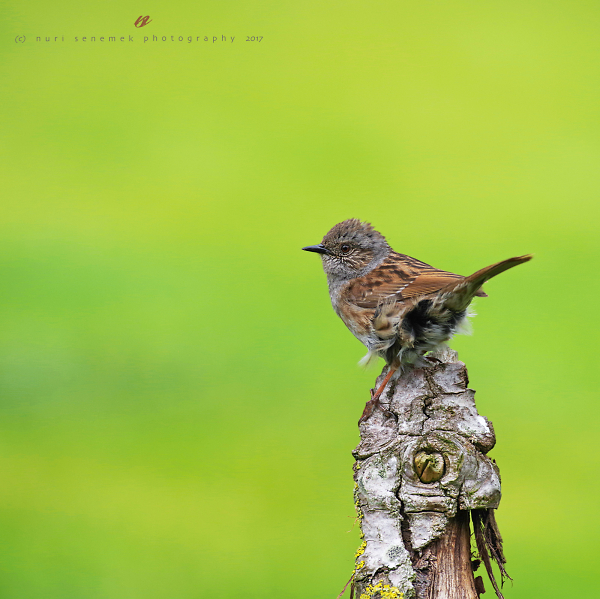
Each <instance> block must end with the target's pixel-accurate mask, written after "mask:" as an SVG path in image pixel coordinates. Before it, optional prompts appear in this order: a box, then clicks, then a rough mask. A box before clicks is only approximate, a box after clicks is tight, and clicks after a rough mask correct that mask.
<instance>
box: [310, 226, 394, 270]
mask: <svg viewBox="0 0 600 599" xmlns="http://www.w3.org/2000/svg"><path fill="white" fill-rule="evenodd" d="M302 249H303V250H306V251H308V252H317V253H318V254H321V258H322V260H323V269H324V270H325V273H326V274H327V277H328V278H331V279H341V280H350V279H354V278H356V277H361V276H363V275H365V274H367V273H368V272H369V271H371V270H372V269H373V268H375V267H376V266H377V265H379V264H380V263H381V262H382V261H383V260H384V259H385V258H386V256H387V255H388V254H389V252H390V251H391V248H390V246H389V245H388V244H387V241H386V240H385V237H384V236H383V235H382V234H381V233H379V232H378V231H376V230H375V229H374V228H373V227H372V226H371V225H370V224H369V223H363V222H361V221H360V220H358V219H356V218H351V219H349V220H345V221H343V222H341V223H338V224H337V225H335V227H333V228H332V229H331V231H329V233H327V235H325V237H323V241H322V242H321V243H320V244H319V245H309V246H307V247H304V248H302Z"/></svg>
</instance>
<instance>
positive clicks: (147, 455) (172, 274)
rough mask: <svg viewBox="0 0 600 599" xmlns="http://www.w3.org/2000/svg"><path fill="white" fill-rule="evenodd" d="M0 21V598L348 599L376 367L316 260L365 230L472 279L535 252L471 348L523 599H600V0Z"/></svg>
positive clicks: (29, 15) (236, 7)
mask: <svg viewBox="0 0 600 599" xmlns="http://www.w3.org/2000/svg"><path fill="white" fill-rule="evenodd" d="M2 14H3V16H2V28H1V30H0V33H1V44H0V47H1V52H2V56H1V59H0V85H1V89H2V95H1V100H0V102H1V106H0V108H1V114H2V119H1V129H2V142H1V152H2V159H1V161H0V178H1V181H2V185H1V187H2V192H1V194H2V200H1V217H0V281H1V282H2V294H1V295H0V302H1V309H0V320H1V322H0V366H1V369H0V388H1V398H2V399H1V414H0V463H1V465H0V473H1V483H0V506H1V511H0V514H1V515H0V539H1V546H2V555H1V559H0V596H1V597H7V598H11V599H13V598H14V599H30V598H31V599H38V598H40V597H44V598H45V599H49V598H60V599H70V598H73V599H79V598H81V599H132V598H137V597H139V598H144V599H154V598H156V599H167V598H168V599H171V598H178V599H179V598H181V599H188V598H190V599H191V598H201V597H202V598H204V597H217V598H230V597H231V598H233V597H242V596H243V597H249V598H256V599H267V598H278V599H279V598H281V597H285V598H291V599H294V598H298V599H299V598H302V599H305V598H313V597H314V598H315V599H328V598H330V599H335V597H336V596H337V594H338V593H339V591H340V590H341V588H342V586H343V585H344V583H345V582H346V580H347V579H348V577H349V576H350V573H351V571H352V568H353V555H354V551H355V548H356V547H357V545H358V544H359V540H358V531H357V527H356V526H353V522H354V520H353V518H354V507H353V499H352V488H353V482H352V473H351V466H352V463H353V460H352V456H351V450H352V449H353V448H354V446H355V445H356V443H357V441H358V430H357V426H356V422H357V419H358V417H359V416H360V414H361V412H362V408H363V406H364V402H365V401H366V400H367V399H368V389H369V387H370V386H371V385H372V384H373V381H374V378H375V376H376V374H377V373H378V370H376V371H368V372H363V371H361V370H359V368H358V367H357V366H356V362H357V361H358V360H359V359H360V358H361V357H362V355H363V354H364V349H363V347H362V346H361V345H360V343H359V342H358V341H357V340H355V339H354V338H353V337H352V336H351V335H350V333H349V332H348V331H347V330H346V329H345V327H344V326H343V324H342V323H341V321H339V319H338V318H337V317H336V316H335V314H334V313H333V311H332V309H331V306H330V304H329V297H328V294H327V288H326V284H325V277H324V274H323V272H322V270H321V266H320V260H319V259H318V258H317V256H315V255H311V254H306V253H303V252H301V251H300V248H301V247H302V246H304V245H308V244H313V243H318V242H319V241H320V239H321V238H322V236H323V235H324V234H325V233H326V232H327V230H328V229H329V228H330V227H331V226H332V225H333V224H335V223H336V222H339V221H340V220H343V219H345V218H350V217H356V218H361V219H364V220H369V221H371V222H372V223H373V224H374V225H375V226H376V227H377V228H379V229H380V230H381V231H382V232H383V233H384V234H386V236H387V238H388V240H389V241H390V243H391V245H392V246H393V247H394V248H395V249H397V250H398V251H401V252H404V253H407V254H410V255H413V256H416V257H418V258H420V259H422V260H425V261H426V262H429V263H432V264H434V265H435V266H437V267H439V268H443V269H447V270H452V271H454V272H459V273H462V274H469V273H470V272H473V271H475V270H477V269H479V268H481V267H483V266H486V265H487V264H489V263H492V262H495V261H497V260H500V259H503V258H507V257H509V256H513V255H519V254H523V253H527V252H533V253H535V256H536V257H535V260H534V261H533V262H531V263H529V264H527V265H524V266H521V267H519V268H518V269H515V270H513V271H510V272H508V273H506V274H503V275H502V276H501V277H499V278H498V279H495V280H494V281H492V282H490V283H489V284H488V285H487V287H486V290H487V292H488V294H489V296H490V297H489V299H485V300H479V302H478V305H477V311H478V312H479V316H478V317H477V319H475V322H474V329H475V334H474V336H473V337H462V338H457V339H456V340H455V341H454V342H453V347H454V348H455V349H457V350H458V351H459V352H460V356H461V358H462V359H463V360H464V361H466V363H467V364H468V366H469V370H470V376H471V386H472V387H474V388H475V389H477V391H478V394H477V399H478V407H479V410H480V412H481V413H482V414H485V415H486V416H487V417H488V418H490V420H492V421H493V423H494V426H495V429H496V433H497V437H498V445H497V447H496V448H495V449H494V450H493V452H492V454H491V455H492V456H493V457H494V458H495V459H496V460H497V461H498V463H499V465H500V467H501V472H502V477H503V492H504V497H503V499H502V504H501V508H500V511H499V514H498V519H499V522H500V527H501V530H502V533H503V536H504V538H505V547H506V554H507V557H508V560H509V562H508V567H509V572H510V573H511V575H512V576H513V578H514V580H515V582H514V585H510V584H509V585H508V587H505V595H506V597H507V599H518V598H519V599H520V598H527V599H532V598H537V597H540V598H542V597H543V598H551V597H557V598H558V597H563V596H572V597H577V598H578V599H585V598H596V597H597V596H598V590H597V586H598V583H597V574H596V572H595V569H596V551H597V547H596V546H595V543H596V542H597V539H598V532H599V531H598V526H597V521H596V514H595V511H593V508H594V504H595V503H596V501H595V500H596V498H597V494H598V491H599V489H598V486H599V485H598V470H599V464H598V462H599V460H598V457H599V454H598V450H597V443H596V442H597V439H598V431H597V424H596V421H597V417H598V410H597V408H596V405H597V403H596V398H595V397H594V391H595V390H596V389H597V387H598V383H599V381H598V378H599V377H598V366H597V356H596V354H595V353H594V352H595V350H594V346H595V341H596V338H597V333H598V325H597V320H596V314H595V310H594V304H595V302H597V298H598V293H599V290H598V282H597V276H596V270H597V264H598V258H599V253H600V244H599V242H598V226H599V224H600V223H599V221H600V219H599V213H600V208H599V202H598V195H599V194H598V192H599V189H600V185H599V183H600V169H599V168H598V165H599V158H600V137H599V133H600V122H599V121H600V118H599V112H598V104H599V91H600V80H599V76H598V73H599V58H600V38H599V36H598V29H599V26H600V5H599V4H598V3H597V2H596V1H591V0H588V1H573V0H568V1H567V0H557V1H556V2H547V1H546V2H542V1H539V0H535V1H532V2H527V3H523V2H518V1H516V0H512V1H507V0H504V1H502V2H500V1H499V0H495V1H492V2H481V1H475V0H472V1H466V0H452V1H451V2H433V1H431V2H406V1H402V2H391V1H388V2H371V3H364V2H354V1H350V2H346V3H344V4H340V3H334V2H326V3H323V2H314V1H309V2H290V1H288V0H284V1H278V2H275V1H272V0H271V1H268V2H262V3H260V4H256V3H252V2H249V1H247V0H243V1H234V0H232V1H230V2H222V3H217V2H212V3H210V4H206V3H204V4H202V3H200V4H199V3H192V2H189V3H184V2H180V3H177V5H171V6H170V7H166V5H165V4H164V3H159V2H156V1H155V0H151V1H148V2H146V3H145V4H144V6H141V5H139V4H137V3H133V2H131V1H129V0H126V1H125V2H118V3H117V2H104V3H100V4H99V5H85V6H82V5H81V4H76V3H69V2H64V1H60V0H59V1H58V2H55V3H50V2H48V1H44V2H40V1H37V2H35V1H34V2H29V3H18V2H16V1H15V0H9V1H8V2H3V4H2ZM140 15H150V17H151V18H152V23H150V24H149V25H147V26H146V27H144V28H143V29H136V28H135V27H134V26H133V22H134V21H135V19H136V18H137V17H138V16H140ZM17 35H25V36H27V41H26V42H25V43H15V36H17ZM63 35H64V36H65V41H64V42H60V41H59V42H54V41H52V42H45V41H42V42H36V41H35V37H36V36H41V37H42V40H44V39H45V36H52V37H54V36H59V39H60V36H63ZM109 35H116V36H121V35H123V36H126V37H125V39H126V40H127V39H128V37H127V36H129V35H132V36H133V37H134V42H131V43H130V42H128V41H125V42H116V43H111V44H109V43H107V42H106V41H105V42H104V44H101V43H100V42H99V41H98V37H99V36H109ZM144 35H148V36H152V35H158V36H162V35H167V36H168V41H167V42H162V40H161V41H159V42H153V43H152V42H148V43H146V44H144V43H143V41H142V40H143V36H144ZM171 35H175V36H176V41H175V42H172V41H170V36H171ZM180 35H181V36H184V41H183V42H179V41H178V39H177V38H178V36H180ZM188 35H193V36H204V35H208V36H210V37H211V42H209V43H205V42H196V41H194V42H193V43H188V42H187V36H188ZM213 35H216V36H219V37H220V36H221V35H227V36H229V37H230V36H235V41H234V42H233V43H231V42H227V43H223V42H221V41H220V40H219V41H218V42H217V43H214V44H213V43H212V36H213ZM248 35H261V36H264V37H263V40H262V41H261V42H258V43H257V42H246V41H245V39H246V36H248ZM75 36H78V37H79V39H80V40H81V37H82V36H97V41H96V42H95V43H91V42H90V41H89V39H88V41H87V43H83V42H81V41H79V42H75V41H74V37H75ZM486 587H487V590H488V593H492V589H491V587H490V585H489V583H486Z"/></svg>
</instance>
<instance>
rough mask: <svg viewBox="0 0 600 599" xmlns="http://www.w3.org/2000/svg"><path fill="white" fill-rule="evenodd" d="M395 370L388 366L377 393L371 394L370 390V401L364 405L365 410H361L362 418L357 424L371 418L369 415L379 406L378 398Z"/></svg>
mask: <svg viewBox="0 0 600 599" xmlns="http://www.w3.org/2000/svg"><path fill="white" fill-rule="evenodd" d="M396 370H398V367H396V368H393V367H392V366H390V369H389V370H388V373H387V374H386V375H385V378H384V379H383V382H382V383H381V385H379V388H378V389H377V391H375V393H373V389H371V399H370V400H369V401H368V402H367V404H366V405H365V409H364V410H363V413H362V416H361V417H360V420H359V421H358V424H362V423H363V422H364V421H365V420H367V419H368V418H369V417H370V416H371V414H372V413H373V410H374V409H375V408H376V407H377V405H378V404H379V397H380V396H381V394H382V393H383V390H384V389H385V386H386V385H387V384H388V383H389V382H390V379H391V378H392V376H393V374H394V372H396ZM384 411H385V412H389V410H384ZM389 413H390V414H392V415H393V413H392V412H389Z"/></svg>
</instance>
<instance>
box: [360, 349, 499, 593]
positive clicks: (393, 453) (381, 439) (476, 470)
mask: <svg viewBox="0 0 600 599" xmlns="http://www.w3.org/2000/svg"><path fill="white" fill-rule="evenodd" d="M430 361H431V366H427V367H424V368H414V369H408V370H407V371H406V372H404V373H403V374H402V375H401V377H400V378H399V379H398V380H397V381H395V382H393V383H392V384H391V385H390V386H388V389H387V390H386V392H384V395H383V396H382V397H381V404H382V405H381V406H379V407H378V408H376V409H375V411H374V412H373V414H372V415H371V416H370V418H368V419H367V420H366V421H365V422H363V423H362V424H361V425H360V433H361V441H360V444H359V445H358V447H357V448H356V449H355V450H354V452H353V453H354V457H355V458H356V463H355V466H354V472H355V475H354V478H355V481H356V486H355V499H356V508H357V513H358V517H359V521H360V526H361V531H362V534H361V536H362V539H363V543H362V545H361V547H360V548H359V550H358V552H357V558H356V567H355V571H354V582H353V587H354V588H353V590H354V591H355V593H356V595H357V597H358V598H360V599H380V598H381V599H400V597H402V593H403V594H404V598H405V599H412V598H415V599H434V598H435V599H477V597H478V596H479V595H478V594H479V593H481V592H483V582H482V580H481V577H478V580H477V582H476V580H475V578H474V575H473V570H474V568H475V567H476V566H477V565H478V564H479V561H480V560H477V559H475V560H473V559H472V556H471V544H470V530H469V512H471V513H472V514H473V522H474V525H475V533H476V535H475V536H476V541H477V543H476V545H477V549H478V552H479V554H480V558H481V560H483V561H484V563H485V566H486V569H487V570H488V573H489V574H491V565H490V559H489V555H488V549H489V551H490V552H491V554H492V557H493V558H494V559H496V560H497V561H498V563H499V565H500V567H501V571H502V572H503V574H504V573H505V571H504V569H503V567H502V564H503V563H504V561H505V560H504V556H503V555H502V546H501V539H500V535H499V533H498V529H497V526H496V524H495V520H494V515H493V514H494V511H493V510H494V508H497V507H498V504H499V502H500V475H499V472H498V468H497V466H496V464H495V462H494V461H493V460H491V459H490V458H489V457H487V455H486V454H487V452H489V451H490V449H492V447H493V446H494V444H495V436H494V429H493V427H492V424H491V423H490V422H489V421H488V420H487V419H486V418H485V417H484V416H480V415H479V414H478V413H477V409H476V407H475V400H474V394H475V392H474V391H473V390H472V389H468V387H467V385H468V378H467V369H466V367H465V365H464V364H463V363H462V362H459V361H458V359H457V354H456V352H454V351H452V350H449V349H446V350H444V351H442V352H438V353H436V354H435V356H433V357H432V358H430ZM386 371H387V367H386V368H384V371H383V373H382V374H381V376H380V377H379V378H378V380H377V385H379V383H380V381H381V380H383V376H384V374H385V373H386ZM492 583H493V585H494V587H495V589H496V591H497V593H498V595H499V596H501V594H500V592H499V590H498V588H497V585H496V583H495V581H494V580H492Z"/></svg>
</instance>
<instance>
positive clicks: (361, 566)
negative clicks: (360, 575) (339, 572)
mask: <svg viewBox="0 0 600 599" xmlns="http://www.w3.org/2000/svg"><path fill="white" fill-rule="evenodd" d="M364 567H365V561H364V560H363V561H362V562H360V563H359V564H356V568H354V571H355V572H356V570H360V569H361V568H364Z"/></svg>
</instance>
